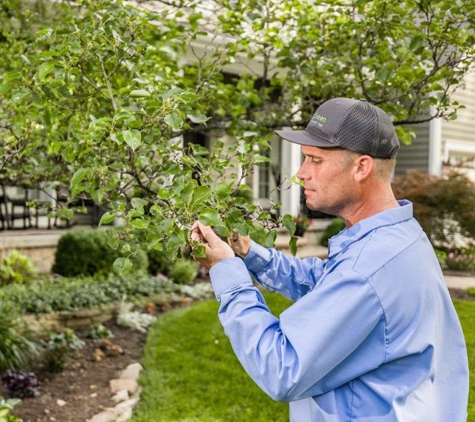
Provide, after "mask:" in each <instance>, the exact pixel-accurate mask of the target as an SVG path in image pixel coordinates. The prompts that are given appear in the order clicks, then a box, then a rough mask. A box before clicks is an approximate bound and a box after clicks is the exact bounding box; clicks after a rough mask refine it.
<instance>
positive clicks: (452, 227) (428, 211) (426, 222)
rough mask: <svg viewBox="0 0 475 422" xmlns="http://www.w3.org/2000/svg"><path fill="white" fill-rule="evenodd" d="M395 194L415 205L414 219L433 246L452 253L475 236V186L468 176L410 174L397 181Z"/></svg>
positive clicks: (394, 188) (394, 184)
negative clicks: (466, 240) (441, 176)
mask: <svg viewBox="0 0 475 422" xmlns="http://www.w3.org/2000/svg"><path fill="white" fill-rule="evenodd" d="M393 191H394V194H395V195H396V198H398V199H402V198H405V199H408V200H410V201H411V202H412V203H413V204H414V217H415V218H416V219H417V220H418V221H419V223H420V225H421V226H422V228H423V229H424V231H425V232H426V233H427V235H428V236H429V239H430V240H431V242H432V243H433V245H434V246H436V247H438V248H440V249H443V250H446V251H449V250H452V249H458V248H459V247H460V245H462V246H466V243H465V242H464V240H465V239H466V238H473V237H475V184H474V183H473V182H471V181H470V179H468V177H466V176H465V175H463V174H460V173H457V172H451V173H450V174H448V175H447V176H446V177H443V178H439V177H436V176H433V175H429V174H425V173H421V172H419V171H411V172H408V173H407V174H406V175H404V176H401V177H396V178H395V180H394V182H393Z"/></svg>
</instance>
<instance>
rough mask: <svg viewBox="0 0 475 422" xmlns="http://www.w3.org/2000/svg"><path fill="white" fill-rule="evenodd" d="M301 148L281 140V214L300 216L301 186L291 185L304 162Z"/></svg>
mask: <svg viewBox="0 0 475 422" xmlns="http://www.w3.org/2000/svg"><path fill="white" fill-rule="evenodd" d="M300 149H301V146H300V145H298V144H294V143H292V142H288V141H285V140H283V139H282V140H281V151H282V153H281V161H280V163H281V164H280V174H281V180H282V192H281V201H282V207H281V214H282V215H283V214H291V215H294V216H296V215H298V214H299V212H300V186H299V185H297V184H296V183H291V180H292V177H293V176H295V174H296V173H297V171H298V170H299V168H300V164H301V162H302V153H301V151H300Z"/></svg>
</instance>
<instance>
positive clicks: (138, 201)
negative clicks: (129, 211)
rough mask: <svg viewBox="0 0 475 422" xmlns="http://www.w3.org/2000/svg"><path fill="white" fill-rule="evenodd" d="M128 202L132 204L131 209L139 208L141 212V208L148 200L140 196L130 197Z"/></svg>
mask: <svg viewBox="0 0 475 422" xmlns="http://www.w3.org/2000/svg"><path fill="white" fill-rule="evenodd" d="M130 203H131V204H132V208H133V209H135V210H139V211H141V212H143V208H144V207H145V206H146V205H148V201H147V200H146V199H142V198H132V200H131V201H130Z"/></svg>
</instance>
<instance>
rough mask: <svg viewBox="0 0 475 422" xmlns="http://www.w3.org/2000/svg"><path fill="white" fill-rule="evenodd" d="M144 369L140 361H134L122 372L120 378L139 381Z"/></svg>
mask: <svg viewBox="0 0 475 422" xmlns="http://www.w3.org/2000/svg"><path fill="white" fill-rule="evenodd" d="M142 369H143V366H142V365H140V363H132V364H131V365H129V366H127V368H125V369H124V370H123V371H122V373H121V374H120V378H121V379H124V380H134V381H138V379H139V375H140V371H141V370H142Z"/></svg>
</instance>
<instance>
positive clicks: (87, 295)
mask: <svg viewBox="0 0 475 422" xmlns="http://www.w3.org/2000/svg"><path fill="white" fill-rule="evenodd" d="M176 289H177V287H176V286H174V285H173V283H172V282H171V281H169V280H165V279H163V278H160V277H152V276H138V277H137V276H136V275H134V276H123V277H111V278H109V279H102V280H101V279H94V278H90V277H87V278H62V279H59V280H58V281H45V282H33V283H31V284H29V285H28V286H25V285H19V284H12V285H9V286H5V287H3V288H1V289H0V301H4V302H6V303H12V304H15V306H16V307H17V308H18V312H20V313H21V314H44V313H51V312H59V311H70V310H74V309H90V308H98V307H101V306H105V305H110V304H113V303H119V302H121V301H125V300H128V301H130V300H133V299H139V298H144V297H149V296H153V295H156V294H159V293H173V292H174V291H176Z"/></svg>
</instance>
